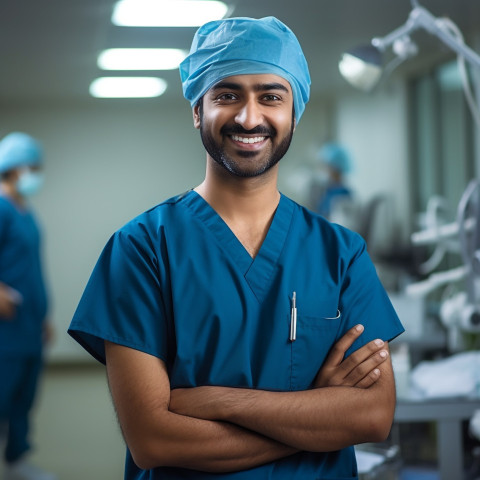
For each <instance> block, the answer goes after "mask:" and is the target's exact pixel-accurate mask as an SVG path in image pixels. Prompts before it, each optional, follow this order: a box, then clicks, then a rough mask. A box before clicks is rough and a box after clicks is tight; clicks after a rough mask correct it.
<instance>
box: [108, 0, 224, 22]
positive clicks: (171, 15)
mask: <svg viewBox="0 0 480 480" xmlns="http://www.w3.org/2000/svg"><path fill="white" fill-rule="evenodd" d="M227 12H228V6H227V5H226V4H225V3H223V2H218V1H214V0H120V1H118V2H117V3H116V4H115V7H114V9H113V14H112V22H113V23H114V24H115V25H119V26H124V27H198V26H200V25H203V24H204V23H206V22H210V21H211V20H220V19H221V18H223V17H224V16H225V15H226V14H227Z"/></svg>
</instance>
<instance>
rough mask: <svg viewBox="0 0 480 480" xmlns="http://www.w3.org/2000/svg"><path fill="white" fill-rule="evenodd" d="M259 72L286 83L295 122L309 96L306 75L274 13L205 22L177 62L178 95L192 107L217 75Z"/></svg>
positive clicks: (299, 51) (296, 50)
mask: <svg viewBox="0 0 480 480" xmlns="http://www.w3.org/2000/svg"><path fill="white" fill-rule="evenodd" d="M264 73H270V74H274V75H278V76H280V77H282V78H284V79H285V80H287V81H288V82H289V83H290V86H291V87H292V91H293V101H294V106H295V119H296V121H297V123H298V122H299V121H300V117H301V116H302V114H303V111H304V110H305V104H306V103H307V102H308V99H309V96H310V83H311V82H310V73H309V71H308V65H307V61H306V59H305V56H304V55H303V52H302V48H301V46H300V44H299V43H298V40H297V37H296V36H295V34H294V33H293V32H292V31H291V30H290V28H288V27H287V26H286V25H285V24H283V23H282V22H280V20H278V19H276V18H275V17H265V18H260V19H255V18H246V17H239V18H227V19H225V20H218V21H213V22H209V23H206V24H205V25H203V26H202V27H200V28H199V29H198V30H197V32H196V34H195V36H194V39H193V42H192V46H191V49H190V54H189V55H188V56H187V57H186V58H185V60H183V62H182V63H181V64H180V78H181V80H182V86H183V94H184V96H185V98H186V99H187V100H188V101H189V102H190V105H191V106H192V107H193V106H194V105H195V104H196V103H197V102H198V100H199V99H200V98H201V97H202V96H203V95H204V94H205V93H206V92H207V91H208V90H209V89H210V88H211V87H213V85H215V84H216V83H218V82H219V81H220V80H222V79H223V78H226V77H231V76H234V75H244V74H264Z"/></svg>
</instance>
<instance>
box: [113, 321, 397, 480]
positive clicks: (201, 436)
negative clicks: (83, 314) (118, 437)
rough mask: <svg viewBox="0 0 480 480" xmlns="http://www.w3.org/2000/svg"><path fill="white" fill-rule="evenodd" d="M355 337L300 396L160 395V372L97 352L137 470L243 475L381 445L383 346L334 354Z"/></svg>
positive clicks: (117, 349) (155, 366)
mask: <svg viewBox="0 0 480 480" xmlns="http://www.w3.org/2000/svg"><path fill="white" fill-rule="evenodd" d="M362 331H363V329H362V328H357V327H354V328H352V329H351V330H350V331H349V332H347V333H346V334H345V336H344V337H342V338H341V339H340V340H339V341H338V342H337V343H336V344H335V346H334V347H333V348H332V351H331V352H330V354H329V356H328V357H327V360H326V361H325V362H324V364H323V366H322V367H321V369H320V370H319V372H318V374H317V377H316V378H315V381H314V384H313V388H312V389H311V390H305V391H301V392H269V391H264V390H253V389H241V388H229V387H212V386H206V387H196V388H188V389H177V390H172V391H171V390H170V382H169V378H168V374H167V370H166V367H165V364H164V362H163V361H162V360H160V359H158V358H156V357H153V356H151V355H148V354H145V353H142V352H140V351H137V350H133V349H130V348H127V347H124V346H121V345H117V344H114V343H110V342H105V351H106V359H107V374H108V381H109V385H110V390H111V393H112V398H113V402H114V405H115V409H116V411H117V415H118V418H119V422H120V425H121V428H122V432H123V435H124V438H125V441H126V443H127V445H128V447H129V449H130V451H131V453H132V456H133V459H134V461H135V463H136V464H137V465H138V466H139V467H140V468H142V469H146V470H147V469H151V468H155V467H160V466H173V467H182V468H190V469H195V470H200V471H208V472H229V471H238V470H243V469H246V468H252V467H255V466H258V465H262V464H264V463H267V462H271V461H274V460H277V459H279V458H283V457H286V456H288V455H291V454H293V453H295V452H297V451H300V450H307V451H316V452H326V451H333V450H338V449H340V448H344V447H346V446H350V445H354V444H358V443H363V442H376V441H381V440H383V439H385V438H386V437H387V436H388V433H389V431H390V428H391V424H392V421H393V414H394V408H395V384H394V379H393V372H392V366H391V362H390V360H389V355H388V345H387V344H386V343H383V342H377V341H372V342H370V343H368V344H367V345H365V346H364V347H362V348H360V349H359V350H357V351H356V352H354V353H353V354H352V355H350V356H349V357H348V358H346V359H344V354H345V352H346V351H347V350H348V348H349V347H350V345H352V344H353V342H354V341H355V339H356V338H358V337H359V336H360V335H361V333H362Z"/></svg>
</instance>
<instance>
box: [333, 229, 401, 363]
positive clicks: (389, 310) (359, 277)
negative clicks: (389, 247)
mask: <svg viewBox="0 0 480 480" xmlns="http://www.w3.org/2000/svg"><path fill="white" fill-rule="evenodd" d="M357 240H358V243H357V242H355V243H356V250H355V251H356V253H355V254H354V256H353V257H352V259H351V261H350V263H349V265H348V267H347V270H346V274H345V277H344V281H343V285H342V291H341V295H340V311H341V313H342V319H343V328H342V329H341V330H342V334H343V333H345V332H346V331H347V330H348V329H349V328H352V327H354V326H355V325H357V324H359V323H361V324H362V325H363V326H364V327H365V330H364V332H363V334H362V335H361V336H360V338H359V339H358V340H357V341H356V342H355V343H354V344H353V345H352V346H351V347H350V349H349V350H348V351H347V355H349V354H350V353H352V352H354V351H355V350H357V349H358V348H360V347H361V346H363V345H365V344H366V343H368V342H370V341H371V340H374V339H376V338H381V339H382V340H384V341H391V340H393V339H394V338H395V337H397V336H398V335H400V334H401V333H402V332H403V331H404V328H403V326H402V323H401V322H400V319H399V318H398V316H397V313H396V312H395V309H394V308H393V306H392V303H391V302H390V299H389V298H388V295H387V292H386V291H385V289H384V287H383V285H382V284H381V282H380V279H379V278H378V275H377V272H376V270H375V266H374V264H373V262H372V260H371V259H370V256H369V255H368V252H367V249H366V246H365V242H364V241H363V239H361V237H359V236H358V237H357Z"/></svg>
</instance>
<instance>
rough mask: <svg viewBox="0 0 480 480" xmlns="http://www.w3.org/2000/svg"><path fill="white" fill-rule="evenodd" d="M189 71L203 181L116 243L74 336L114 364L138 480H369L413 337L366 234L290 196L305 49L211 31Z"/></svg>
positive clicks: (254, 34)
mask: <svg viewBox="0 0 480 480" xmlns="http://www.w3.org/2000/svg"><path fill="white" fill-rule="evenodd" d="M180 75H181V79H182V84H183V92H184V96H185V97H186V99H187V100H188V101H189V102H190V105H191V107H192V109H193V124H194V126H195V128H197V129H199V131H200V137H201V140H202V143H203V145H204V147H205V150H206V176H205V179H204V181H203V182H202V183H201V184H200V185H198V186H197V187H196V188H194V189H192V190H189V191H187V192H185V193H183V194H180V195H178V196H176V197H173V198H170V199H168V200H166V201H164V202H162V203H161V204H160V205H158V206H156V207H154V208H152V209H150V210H148V211H147V212H145V213H143V214H141V215H139V216H138V217H137V218H135V219H133V220H132V221H130V222H129V223H128V224H127V225H125V226H124V227H122V228H120V229H119V230H118V231H117V232H116V233H115V234H114V235H113V236H112V237H111V239H110V240H109V241H108V243H107V245H106V246H105V248H104V250H103V252H102V254H101V256H100V258H99V260H98V262H97V265H96V266H95V268H94V271H93V273H92V275H91V278H90V280H89V282H88V284H87V287H86V289H85V292H84V293H83V296H82V298H81V300H80V303H79V305H78V307H77V310H76V313H75V315H74V318H73V320H72V323H71V325H70V329H69V333H70V334H71V335H72V336H73V337H74V338H75V339H76V340H77V341H78V342H79V343H80V344H81V345H82V346H84V347H85V348H86V349H87V351H88V352H90V353H91V354H92V355H93V356H94V357H95V358H96V359H98V360H99V361H101V362H103V363H106V366H107V373H108V381H109V385H110V389H111V393H112V397H113V402H114V404H115V409H116V411H117V414H118V418H119V421H120V424H121V428H122V432H123V435H124V438H125V440H126V443H127V447H128V448H127V458H126V465H125V478H126V479H127V480H133V479H163V478H168V479H180V478H181V479H186V478H192V479H216V480H218V479H220V478H221V479H230V478H232V479H233V478H235V479H236V480H240V479H248V480H252V479H288V480H291V479H293V478H299V479H300V478H301V479H314V478H315V479H316V478H332V479H333V478H335V479H339V478H342V479H347V478H348V479H355V478H357V477H358V474H357V467H356V461H355V454H354V449H353V445H354V444H356V443H360V442H368V441H377V440H382V439H384V438H385V437H386V436H387V435H388V433H389V431H390V427H391V423H392V420H393V412H394V404H395V388H394V378H393V374H392V367H391V362H390V360H389V354H388V341H389V340H391V339H392V338H394V337H396V336H397V335H399V334H400V333H401V332H402V331H403V327H402V325H401V323H400V321H399V319H398V318H397V316H396V314H395V312H394V310H393V308H392V306H391V304H390V302H389V300H388V297H387V295H386V293H385V291H384V289H383V287H382V286H381V284H380V282H379V280H378V278H377V276H376V274H375V269H374V267H373V265H372V263H371V261H370V259H369V257H368V254H367V252H366V249H365V244H364V242H363V241H362V239H361V238H360V237H359V236H358V235H357V234H355V233H353V232H351V231H348V230H347V229H345V228H343V227H340V226H338V225H333V224H330V223H329V222H328V221H327V220H325V219H324V218H323V217H321V216H319V215H317V214H314V213H312V212H310V211H308V210H306V209H305V208H303V207H301V206H300V205H298V204H296V203H295V202H293V201H292V200H290V199H289V198H287V197H285V196H284V195H282V194H281V193H280V192H279V191H278V189H277V176H278V168H279V161H280V160H281V158H282V157H283V156H284V154H285V153H286V152H287V150H288V148H289V145H290V141H291V139H292V136H293V133H294V130H295V127H296V125H297V124H298V122H299V121H300V118H301V116H302V113H303V111H304V108H305V104H306V102H307V101H308V98H309V88H310V76H309V72H308V66H307V63H306V60H305V57H304V55H303V53H302V50H301V47H300V45H299V43H298V40H297V38H296V37H295V35H294V34H293V32H292V31H291V30H290V29H289V28H288V27H287V26H286V25H284V24H283V23H282V22H280V21H279V20H277V19H276V18H274V17H267V18H263V19H251V18H229V19H226V20H221V21H214V22H210V23H207V24H205V25H204V26H202V27H200V29H199V30H198V31H197V33H196V35H195V37H194V40H193V44H192V47H191V50H190V54H189V56H188V57H187V58H186V59H185V60H184V61H183V63H182V64H181V65H180ZM175 161H178V159H175Z"/></svg>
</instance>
